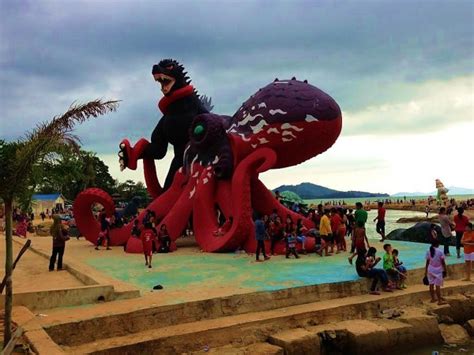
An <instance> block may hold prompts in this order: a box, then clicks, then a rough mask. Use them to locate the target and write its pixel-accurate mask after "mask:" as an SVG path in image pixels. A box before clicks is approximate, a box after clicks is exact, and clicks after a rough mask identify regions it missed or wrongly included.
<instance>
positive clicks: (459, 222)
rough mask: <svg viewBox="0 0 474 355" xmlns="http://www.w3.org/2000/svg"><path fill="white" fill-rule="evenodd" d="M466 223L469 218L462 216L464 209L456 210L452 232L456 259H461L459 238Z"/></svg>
mask: <svg viewBox="0 0 474 355" xmlns="http://www.w3.org/2000/svg"><path fill="white" fill-rule="evenodd" d="M468 223H469V218H467V217H466V216H464V208H462V207H460V208H458V214H457V215H455V216H454V231H455V232H456V252H457V255H458V259H459V258H460V257H461V238H462V235H463V233H464V231H465V230H466V227H467V224H468Z"/></svg>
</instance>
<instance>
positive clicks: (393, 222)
mask: <svg viewBox="0 0 474 355" xmlns="http://www.w3.org/2000/svg"><path fill="white" fill-rule="evenodd" d="M368 215H369V216H368V218H367V223H366V225H365V229H366V233H367V237H368V238H369V239H376V238H378V239H380V235H379V234H377V232H376V230H375V225H376V222H373V220H374V218H375V217H377V210H370V211H368ZM425 216H426V213H424V212H416V211H398V210H387V211H386V213H385V235H388V233H390V232H391V231H393V230H395V229H399V228H410V227H413V226H414V225H415V224H416V223H413V222H410V223H397V220H398V219H399V218H410V217H425ZM430 216H431V215H430Z"/></svg>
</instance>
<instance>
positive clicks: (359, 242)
mask: <svg viewBox="0 0 474 355" xmlns="http://www.w3.org/2000/svg"><path fill="white" fill-rule="evenodd" d="M353 237H354V247H355V253H352V255H351V256H350V257H348V258H347V260H348V261H349V264H351V265H352V259H354V257H356V256H357V254H358V252H359V250H369V249H370V244H369V239H368V238H367V234H366V232H365V227H364V226H361V225H360V224H359V225H357V226H356V227H355V228H354V231H353Z"/></svg>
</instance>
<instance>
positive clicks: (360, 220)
mask: <svg viewBox="0 0 474 355" xmlns="http://www.w3.org/2000/svg"><path fill="white" fill-rule="evenodd" d="M367 218H368V214H367V211H366V210H364V208H363V206H362V202H357V203H356V210H355V212H354V220H355V224H356V225H357V226H360V227H363V228H365V224H366V223H367Z"/></svg>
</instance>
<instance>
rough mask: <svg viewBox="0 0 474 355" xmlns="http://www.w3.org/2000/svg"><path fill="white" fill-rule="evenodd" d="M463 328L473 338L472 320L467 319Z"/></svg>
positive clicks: (473, 326)
mask: <svg viewBox="0 0 474 355" xmlns="http://www.w3.org/2000/svg"><path fill="white" fill-rule="evenodd" d="M464 328H466V330H467V332H468V333H469V334H470V335H471V336H472V337H474V319H469V320H468V321H467V322H466V324H465V325H464Z"/></svg>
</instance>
